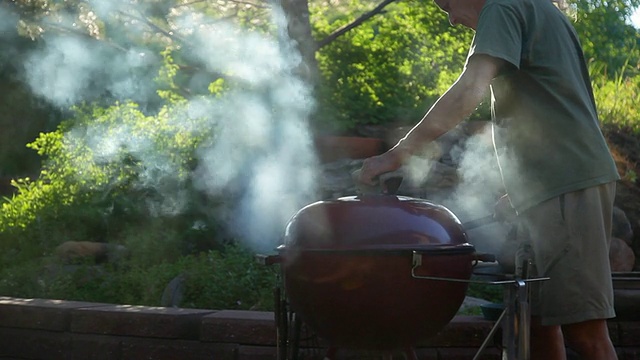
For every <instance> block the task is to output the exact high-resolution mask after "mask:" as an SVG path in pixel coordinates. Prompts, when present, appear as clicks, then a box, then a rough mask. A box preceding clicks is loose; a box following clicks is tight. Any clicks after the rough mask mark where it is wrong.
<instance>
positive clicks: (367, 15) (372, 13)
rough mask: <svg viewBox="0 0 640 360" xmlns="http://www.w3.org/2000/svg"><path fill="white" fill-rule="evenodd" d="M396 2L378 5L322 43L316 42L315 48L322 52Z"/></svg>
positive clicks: (387, 1)
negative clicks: (325, 47)
mask: <svg viewBox="0 0 640 360" xmlns="http://www.w3.org/2000/svg"><path fill="white" fill-rule="evenodd" d="M394 1H397V0H384V1H383V2H381V3H380V4H378V6H376V7H375V8H374V9H373V10H371V11H369V12H366V13H364V14H362V15H361V16H360V17H359V18H357V19H355V20H354V21H353V22H351V23H349V24H347V25H345V26H343V27H341V28H340V29H338V30H336V31H334V32H333V33H331V34H329V35H328V36H327V37H325V38H324V39H322V40H320V41H317V42H316V46H315V50H316V51H318V50H320V49H321V48H322V47H323V46H325V45H327V44H329V43H330V42H332V41H333V40H335V39H337V38H338V37H340V36H342V35H344V34H345V33H347V32H348V31H349V30H351V29H353V28H356V27H358V26H360V25H362V23H364V22H365V21H367V20H369V19H370V18H372V17H374V16H375V15H377V14H379V13H380V12H382V9H384V8H385V7H386V6H387V5H389V4H391V3H392V2H394Z"/></svg>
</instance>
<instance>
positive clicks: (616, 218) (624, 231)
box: [611, 206, 633, 245]
mask: <svg viewBox="0 0 640 360" xmlns="http://www.w3.org/2000/svg"><path fill="white" fill-rule="evenodd" d="M612 225H613V227H612V230H611V233H612V235H613V237H616V238H618V239H622V240H624V242H626V243H627V245H631V242H632V241H633V230H632V229H631V222H629V219H628V218H627V214H625V212H624V211H623V210H622V209H620V208H619V207H617V206H614V208H613V224H612Z"/></svg>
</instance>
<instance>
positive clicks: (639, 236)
mask: <svg viewBox="0 0 640 360" xmlns="http://www.w3.org/2000/svg"><path fill="white" fill-rule="evenodd" d="M604 134H605V137H606V138H607V141H608V143H609V148H610V149H611V153H612V154H613V157H614V159H615V161H616V164H617V166H618V172H619V173H620V176H621V177H622V180H620V181H619V182H618V187H617V194H616V206H617V207H619V208H620V209H622V210H624V212H625V213H626V215H627V217H628V218H629V221H630V223H631V227H632V229H633V233H634V241H633V243H634V244H635V246H634V250H635V252H636V254H638V253H639V252H640V178H638V177H640V134H634V132H633V131H632V130H631V129H628V128H617V127H613V126H608V127H605V128H604Z"/></svg>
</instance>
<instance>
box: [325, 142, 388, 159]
mask: <svg viewBox="0 0 640 360" xmlns="http://www.w3.org/2000/svg"><path fill="white" fill-rule="evenodd" d="M314 145H315V148H316V151H317V152H318V158H319V159H320V161H322V162H331V161H336V160H339V159H365V158H368V157H371V156H375V155H380V154H382V153H383V152H385V151H386V147H385V144H384V141H383V140H382V139H377V138H365V137H357V136H319V137H316V138H315V140H314Z"/></svg>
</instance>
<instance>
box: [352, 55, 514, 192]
mask: <svg viewBox="0 0 640 360" xmlns="http://www.w3.org/2000/svg"><path fill="white" fill-rule="evenodd" d="M505 63H506V62H505V61H504V60H501V59H498V58H494V57H491V56H488V55H483V54H477V55H473V56H471V58H470V59H469V61H468V62H467V64H466V66H465V68H464V70H463V71H462V74H460V77H458V80H456V82H455V83H454V84H453V85H452V86H451V87H450V88H449V89H448V90H447V91H446V92H445V93H444V94H443V95H442V96H441V97H440V98H439V99H438V100H437V101H436V102H435V104H433V106H432V107H431V109H429V111H428V112H427V113H426V115H425V116H424V117H423V118H422V120H420V122H418V124H416V126H414V127H413V128H412V129H411V130H410V131H409V132H408V133H407V135H406V136H405V137H404V138H402V139H401V140H400V141H399V142H398V143H397V144H396V145H395V146H394V147H393V148H391V149H390V150H389V151H387V152H386V153H384V154H382V155H380V156H376V157H373V158H369V159H366V160H365V162H364V163H363V167H362V172H361V173H360V181H361V182H363V183H366V184H374V183H375V182H376V181H375V179H376V178H377V176H378V175H380V174H383V173H386V172H390V171H394V170H396V169H398V168H399V167H400V166H402V164H403V163H404V162H405V161H406V160H407V159H408V158H409V157H410V156H411V155H413V154H415V153H416V152H418V151H419V150H420V149H421V148H422V147H423V146H424V145H426V144H428V143H430V142H431V141H433V140H435V139H436V138H438V137H439V136H440V135H442V134H444V133H446V132H447V131H449V130H451V129H453V128H454V127H455V126H456V125H458V124H459V123H460V122H461V121H462V120H464V119H465V118H467V117H468V116H469V115H470V114H471V113H472V112H473V111H474V110H475V109H476V108H477V107H478V105H479V104H480V102H481V101H482V99H483V97H484V95H485V93H486V91H487V89H488V88H489V84H490V83H491V80H492V79H493V78H494V77H496V76H497V75H498V73H499V71H500V69H501V68H502V66H505V65H504V64H505Z"/></svg>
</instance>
